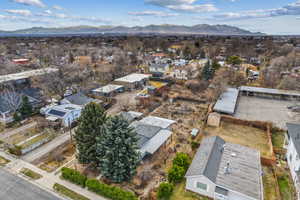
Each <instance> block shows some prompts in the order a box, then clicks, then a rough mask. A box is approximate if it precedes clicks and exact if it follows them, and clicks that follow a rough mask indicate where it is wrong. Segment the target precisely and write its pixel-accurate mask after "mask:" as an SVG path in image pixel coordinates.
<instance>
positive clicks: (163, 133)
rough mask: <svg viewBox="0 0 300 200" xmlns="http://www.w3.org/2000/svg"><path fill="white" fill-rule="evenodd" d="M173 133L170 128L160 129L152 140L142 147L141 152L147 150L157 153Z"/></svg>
mask: <svg viewBox="0 0 300 200" xmlns="http://www.w3.org/2000/svg"><path fill="white" fill-rule="evenodd" d="M171 135H172V132H171V131H169V130H160V131H159V132H158V133H157V134H156V135H155V136H153V138H151V140H149V141H147V143H145V144H144V145H143V147H142V148H141V152H142V153H143V152H147V153H150V154H153V153H155V152H156V151H157V150H158V149H159V148H160V146H161V145H162V144H164V143H165V142H166V141H167V140H168V138H169V137H170V136H171Z"/></svg>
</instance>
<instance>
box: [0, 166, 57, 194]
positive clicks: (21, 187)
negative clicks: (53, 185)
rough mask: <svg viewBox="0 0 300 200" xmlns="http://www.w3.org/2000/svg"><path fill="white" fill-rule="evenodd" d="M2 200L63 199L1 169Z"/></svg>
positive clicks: (0, 190) (0, 189)
mask: <svg viewBox="0 0 300 200" xmlns="http://www.w3.org/2000/svg"><path fill="white" fill-rule="evenodd" d="M0 183H1V184H0V199H1V200H61V199H60V198H58V197H56V196H54V195H52V194H50V193H49V192H47V191H45V190H42V189H40V188H39V187H37V186H35V185H33V184H31V183H29V182H28V181H26V180H23V179H22V178H19V177H18V176H15V175H13V174H10V173H9V172H7V171H4V170H3V169H0Z"/></svg>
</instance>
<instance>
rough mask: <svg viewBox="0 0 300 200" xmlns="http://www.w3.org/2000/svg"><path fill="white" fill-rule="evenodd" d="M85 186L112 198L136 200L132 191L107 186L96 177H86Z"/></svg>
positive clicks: (114, 199)
mask: <svg viewBox="0 0 300 200" xmlns="http://www.w3.org/2000/svg"><path fill="white" fill-rule="evenodd" d="M86 186H87V188H88V190H90V191H92V192H95V193H96V194H99V195H101V196H104V197H106V198H109V199H112V200H137V197H136V195H135V194H134V193H132V192H129V191H126V190H123V189H121V188H119V187H115V186H109V185H107V184H104V183H101V182H100V181H98V180H96V179H88V180H87V181H86Z"/></svg>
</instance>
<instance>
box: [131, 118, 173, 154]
mask: <svg viewBox="0 0 300 200" xmlns="http://www.w3.org/2000/svg"><path fill="white" fill-rule="evenodd" d="M145 119H147V117H146V118H144V119H142V120H140V121H134V122H132V123H131V124H130V126H131V127H133V128H134V129H135V131H136V133H137V137H138V147H139V151H140V153H141V158H142V159H143V158H144V157H145V156H147V155H153V154H154V153H155V152H157V151H158V150H159V149H160V148H161V147H162V146H164V145H166V144H167V143H168V141H169V139H170V138H171V136H172V131H171V128H170V127H169V126H170V125H169V124H167V125H166V124H164V126H162V124H160V123H145V121H147V120H145ZM159 119H161V120H163V121H165V120H167V122H169V123H170V122H171V121H172V120H168V119H164V118H159ZM156 120H157V119H156ZM172 123H175V122H174V121H172Z"/></svg>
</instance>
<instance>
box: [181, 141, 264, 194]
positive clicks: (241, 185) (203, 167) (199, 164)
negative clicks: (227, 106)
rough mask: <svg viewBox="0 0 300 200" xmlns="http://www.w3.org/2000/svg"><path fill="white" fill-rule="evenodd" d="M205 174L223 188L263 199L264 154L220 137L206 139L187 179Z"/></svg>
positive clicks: (190, 168) (187, 174)
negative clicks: (261, 157)
mask: <svg viewBox="0 0 300 200" xmlns="http://www.w3.org/2000/svg"><path fill="white" fill-rule="evenodd" d="M199 175H203V176H205V177H207V178H208V179H210V180H211V181H212V182H213V183H215V184H216V185H217V186H220V187H221V188H226V189H228V190H232V191H236V192H239V193H242V194H244V195H247V196H249V197H252V198H254V199H259V200H260V199H262V195H263V192H262V188H263V186H262V179H261V164H260V153H259V151H257V150H255V149H251V148H248V147H245V146H241V145H238V144H232V143H226V142H225V141H224V140H223V139H221V138H220V137H218V136H214V137H209V138H205V139H204V141H203V142H202V143H201V145H200V147H199V149H198V151H197V153H196V155H195V157H194V159H193V162H192V164H191V166H190V167H189V169H188V171H187V173H186V177H187V178H188V177H189V176H199Z"/></svg>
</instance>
